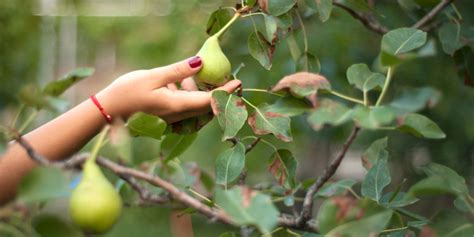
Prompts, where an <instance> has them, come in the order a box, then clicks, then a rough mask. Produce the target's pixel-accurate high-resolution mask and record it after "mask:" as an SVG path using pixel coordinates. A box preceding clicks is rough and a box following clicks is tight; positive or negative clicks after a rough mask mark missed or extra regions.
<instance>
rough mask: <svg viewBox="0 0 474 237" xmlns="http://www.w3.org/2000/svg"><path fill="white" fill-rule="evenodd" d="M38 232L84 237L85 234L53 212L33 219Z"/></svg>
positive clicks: (57, 236)
mask: <svg viewBox="0 0 474 237" xmlns="http://www.w3.org/2000/svg"><path fill="white" fill-rule="evenodd" d="M32 226H33V228H34V230H35V232H36V233H37V234H39V235H40V236H45V237H46V236H47V237H64V236H68V237H83V236H84V235H83V234H82V233H81V232H80V231H79V230H78V229H76V228H75V227H74V226H72V225H71V224H70V223H69V222H67V221H66V220H63V219H62V218H61V217H59V216H55V215H52V214H40V215H38V216H35V217H34V218H33V220H32Z"/></svg>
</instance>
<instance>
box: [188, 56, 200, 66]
mask: <svg viewBox="0 0 474 237" xmlns="http://www.w3.org/2000/svg"><path fill="white" fill-rule="evenodd" d="M188 64H189V66H190V67H191V68H197V67H200V66H201V64H202V60H201V57H199V56H194V57H192V58H191V59H189V61H188Z"/></svg>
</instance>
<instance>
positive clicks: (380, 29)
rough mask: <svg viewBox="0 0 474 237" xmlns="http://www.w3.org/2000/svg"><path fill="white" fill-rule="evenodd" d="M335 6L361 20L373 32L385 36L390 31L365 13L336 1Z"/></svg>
mask: <svg viewBox="0 0 474 237" xmlns="http://www.w3.org/2000/svg"><path fill="white" fill-rule="evenodd" d="M333 4H334V6H337V7H339V8H341V9H343V10H345V11H346V12H347V13H349V14H350V15H351V16H352V17H354V18H355V19H357V20H359V21H360V22H361V23H362V24H363V25H364V26H365V27H366V28H367V29H369V30H371V31H373V32H375V33H377V34H380V35H383V34H385V33H387V32H388V31H389V30H388V28H387V27H385V26H383V25H382V24H380V22H378V21H377V20H375V19H374V18H373V17H372V16H370V15H367V14H364V13H361V12H357V11H355V10H354V9H352V8H350V7H348V6H346V5H344V4H342V3H340V2H336V1H334V2H333Z"/></svg>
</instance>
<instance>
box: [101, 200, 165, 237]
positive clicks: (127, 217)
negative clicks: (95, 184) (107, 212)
mask: <svg viewBox="0 0 474 237" xmlns="http://www.w3.org/2000/svg"><path fill="white" fill-rule="evenodd" d="M170 215H171V211H170V209H169V208H166V207H157V206H144V207H139V206H132V207H125V208H124V209H123V211H122V215H121V216H120V219H119V220H118V222H117V223H116V224H115V225H114V226H113V228H112V229H111V230H110V231H109V232H107V233H106V234H104V235H101V237H130V236H140V237H156V236H173V234H172V233H171V228H170V226H171V223H170V220H171V218H170Z"/></svg>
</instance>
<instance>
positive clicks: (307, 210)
mask: <svg viewBox="0 0 474 237" xmlns="http://www.w3.org/2000/svg"><path fill="white" fill-rule="evenodd" d="M359 130H360V128H359V127H357V126H355V127H354V129H352V132H351V134H350V135H349V137H348V138H347V140H346V142H345V143H344V145H343V147H342V150H341V151H340V152H339V155H338V156H337V157H336V159H335V160H333V161H332V163H331V164H330V165H329V166H328V167H327V168H326V169H325V170H324V173H323V174H322V175H321V176H319V178H318V179H317V180H316V182H315V183H314V184H313V185H311V187H310V188H309V189H308V191H307V192H306V196H305V198H304V201H303V207H302V210H301V214H300V216H299V217H298V219H297V224H298V226H305V225H307V221H308V220H310V219H311V217H312V210H313V196H314V194H315V193H317V192H318V191H319V189H320V188H321V187H322V186H323V185H324V184H325V183H326V182H327V181H328V180H329V179H330V178H331V177H332V176H333V175H334V173H336V170H337V168H338V167H339V165H340V164H341V161H342V159H344V156H345V155H346V153H347V150H349V147H350V146H351V144H352V142H353V141H354V139H355V138H356V137H357V134H358V133H359Z"/></svg>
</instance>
